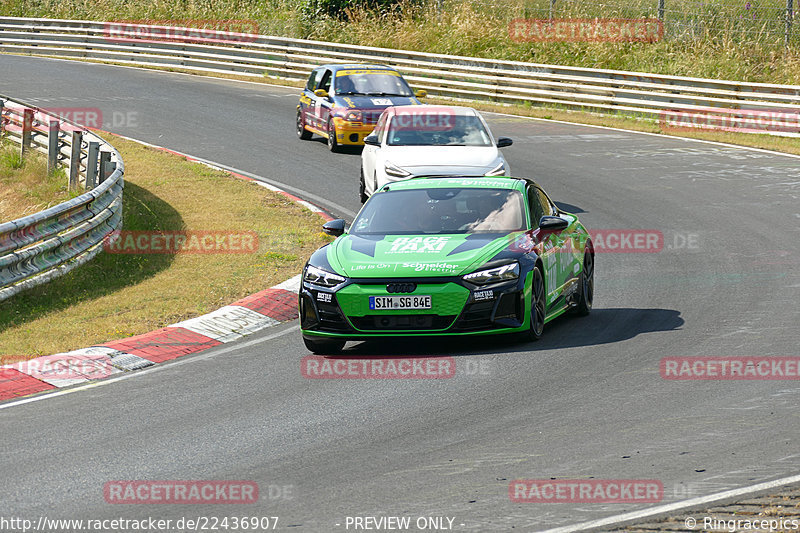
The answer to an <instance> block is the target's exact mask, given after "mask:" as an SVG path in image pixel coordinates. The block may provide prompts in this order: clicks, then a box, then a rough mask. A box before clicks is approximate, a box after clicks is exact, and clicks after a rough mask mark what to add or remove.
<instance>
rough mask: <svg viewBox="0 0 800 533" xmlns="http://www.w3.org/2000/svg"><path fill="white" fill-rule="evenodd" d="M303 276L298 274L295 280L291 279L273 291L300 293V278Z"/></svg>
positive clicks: (275, 287)
mask: <svg viewBox="0 0 800 533" xmlns="http://www.w3.org/2000/svg"><path fill="white" fill-rule="evenodd" d="M301 276H302V275H301V274H298V275H296V276H295V277H293V278H289V279H287V280H286V281H284V282H283V283H279V284H278V285H275V286H274V287H272V288H273V289H283V290H285V291H289V292H293V293H295V294H297V293H299V292H300V277H301Z"/></svg>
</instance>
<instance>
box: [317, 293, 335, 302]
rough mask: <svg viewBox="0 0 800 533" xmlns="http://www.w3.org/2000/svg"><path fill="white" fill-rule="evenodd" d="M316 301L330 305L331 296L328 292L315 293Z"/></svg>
mask: <svg viewBox="0 0 800 533" xmlns="http://www.w3.org/2000/svg"><path fill="white" fill-rule="evenodd" d="M317 301H318V302H325V303H330V302H332V301H333V294H331V293H329V292H318V293H317Z"/></svg>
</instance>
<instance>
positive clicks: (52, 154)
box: [47, 120, 59, 174]
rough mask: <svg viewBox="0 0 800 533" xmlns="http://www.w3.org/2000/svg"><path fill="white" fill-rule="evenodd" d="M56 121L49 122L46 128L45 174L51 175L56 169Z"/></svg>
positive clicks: (57, 129)
mask: <svg viewBox="0 0 800 533" xmlns="http://www.w3.org/2000/svg"><path fill="white" fill-rule="evenodd" d="M58 131H59V128H58V121H57V120H51V121H50V125H49V127H48V128H47V172H48V173H50V174H52V173H53V172H55V170H56V168H57V167H58Z"/></svg>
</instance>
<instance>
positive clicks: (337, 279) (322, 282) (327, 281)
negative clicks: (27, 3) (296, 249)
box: [303, 265, 347, 289]
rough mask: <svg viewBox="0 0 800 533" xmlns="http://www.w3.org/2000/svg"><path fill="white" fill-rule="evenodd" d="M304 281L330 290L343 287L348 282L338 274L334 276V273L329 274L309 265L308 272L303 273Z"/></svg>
mask: <svg viewBox="0 0 800 533" xmlns="http://www.w3.org/2000/svg"><path fill="white" fill-rule="evenodd" d="M303 281H307V282H308V283H313V284H314V285H319V286H321V287H327V288H329V289H330V288H333V287H337V286H339V285H341V284H342V283H344V282H345V281H347V279H346V278H344V277H342V276H340V275H338V274H334V273H333V272H328V271H327V270H322V269H321V268H317V267H315V266H312V265H308V266H307V267H306V271H305V272H304V273H303Z"/></svg>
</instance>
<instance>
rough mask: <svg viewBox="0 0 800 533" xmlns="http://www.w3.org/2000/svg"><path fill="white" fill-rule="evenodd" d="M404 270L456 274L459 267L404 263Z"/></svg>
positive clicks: (446, 264)
mask: <svg viewBox="0 0 800 533" xmlns="http://www.w3.org/2000/svg"><path fill="white" fill-rule="evenodd" d="M403 268H413V269H414V271H415V272H446V273H450V274H455V273H457V272H458V271H459V269H460V267H459V266H458V265H453V264H450V263H444V262H441V263H403Z"/></svg>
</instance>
